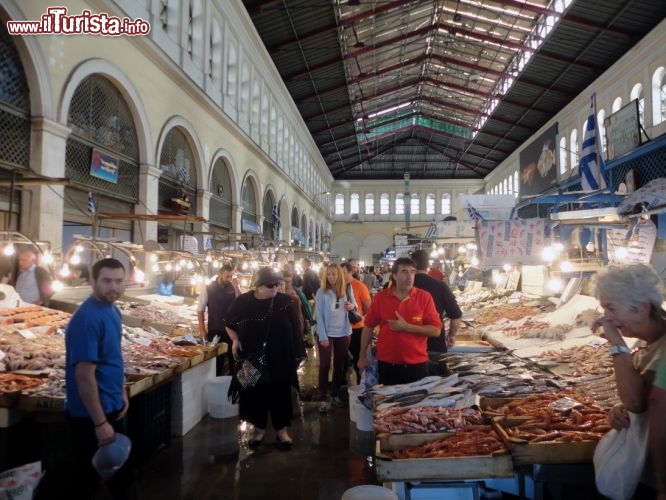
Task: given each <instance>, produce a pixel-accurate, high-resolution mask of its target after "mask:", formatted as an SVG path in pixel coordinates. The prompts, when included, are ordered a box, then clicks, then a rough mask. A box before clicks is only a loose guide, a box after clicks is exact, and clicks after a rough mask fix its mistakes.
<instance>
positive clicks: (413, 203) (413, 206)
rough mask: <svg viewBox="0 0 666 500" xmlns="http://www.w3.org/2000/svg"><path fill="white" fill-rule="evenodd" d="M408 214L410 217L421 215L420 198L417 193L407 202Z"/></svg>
mask: <svg viewBox="0 0 666 500" xmlns="http://www.w3.org/2000/svg"><path fill="white" fill-rule="evenodd" d="M409 213H410V214H412V215H418V214H420V213H421V197H420V196H419V194H418V193H415V194H413V195H412V196H411V198H410V200H409Z"/></svg>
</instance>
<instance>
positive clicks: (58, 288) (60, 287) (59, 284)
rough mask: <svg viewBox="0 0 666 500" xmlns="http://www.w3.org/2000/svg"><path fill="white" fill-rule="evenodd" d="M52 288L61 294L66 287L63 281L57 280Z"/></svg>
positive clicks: (52, 284)
mask: <svg viewBox="0 0 666 500" xmlns="http://www.w3.org/2000/svg"><path fill="white" fill-rule="evenodd" d="M51 288H53V291H54V292H61V291H62V290H63V288H65V285H63V284H62V281H58V280H56V281H54V282H53V283H51Z"/></svg>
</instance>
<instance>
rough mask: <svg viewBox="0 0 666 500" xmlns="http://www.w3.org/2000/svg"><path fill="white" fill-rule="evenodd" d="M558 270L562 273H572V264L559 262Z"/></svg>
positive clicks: (565, 261) (566, 261)
mask: <svg viewBox="0 0 666 500" xmlns="http://www.w3.org/2000/svg"><path fill="white" fill-rule="evenodd" d="M560 270H561V271H562V272H563V273H570V272H571V271H573V264H572V263H571V262H570V261H568V260H563V261H562V262H560Z"/></svg>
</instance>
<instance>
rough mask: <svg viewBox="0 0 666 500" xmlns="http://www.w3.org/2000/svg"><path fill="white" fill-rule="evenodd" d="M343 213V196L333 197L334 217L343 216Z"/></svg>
mask: <svg viewBox="0 0 666 500" xmlns="http://www.w3.org/2000/svg"><path fill="white" fill-rule="evenodd" d="M344 213H345V195H344V194H336V195H335V215H343V214H344Z"/></svg>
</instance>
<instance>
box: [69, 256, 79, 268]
mask: <svg viewBox="0 0 666 500" xmlns="http://www.w3.org/2000/svg"><path fill="white" fill-rule="evenodd" d="M69 263H70V264H72V265H73V266H77V265H79V264H80V263H81V256H80V255H79V254H78V253H75V254H74V255H72V256H71V257H70V258H69Z"/></svg>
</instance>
